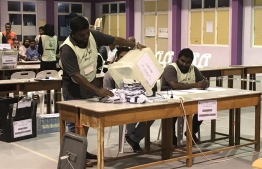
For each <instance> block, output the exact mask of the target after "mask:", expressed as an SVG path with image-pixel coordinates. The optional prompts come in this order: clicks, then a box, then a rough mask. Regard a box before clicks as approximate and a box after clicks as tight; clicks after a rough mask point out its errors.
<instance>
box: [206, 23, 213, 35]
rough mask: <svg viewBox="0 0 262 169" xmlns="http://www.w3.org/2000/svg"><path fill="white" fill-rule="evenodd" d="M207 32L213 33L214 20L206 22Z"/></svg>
mask: <svg viewBox="0 0 262 169" xmlns="http://www.w3.org/2000/svg"><path fill="white" fill-rule="evenodd" d="M206 32H207V33H213V22H212V21H207V22H206Z"/></svg>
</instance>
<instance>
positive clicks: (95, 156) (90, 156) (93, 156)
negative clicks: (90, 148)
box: [86, 152, 97, 160]
mask: <svg viewBox="0 0 262 169" xmlns="http://www.w3.org/2000/svg"><path fill="white" fill-rule="evenodd" d="M86 159H94V160H96V159H97V155H95V154H92V153H89V152H86Z"/></svg>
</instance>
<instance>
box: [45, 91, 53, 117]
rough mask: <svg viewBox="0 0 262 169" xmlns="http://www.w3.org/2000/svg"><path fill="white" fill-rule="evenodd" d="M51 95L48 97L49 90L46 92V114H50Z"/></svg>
mask: <svg viewBox="0 0 262 169" xmlns="http://www.w3.org/2000/svg"><path fill="white" fill-rule="evenodd" d="M50 97H51V95H50V90H47V91H46V109H47V110H46V113H47V114H50V113H51V112H52V111H51V98H50Z"/></svg>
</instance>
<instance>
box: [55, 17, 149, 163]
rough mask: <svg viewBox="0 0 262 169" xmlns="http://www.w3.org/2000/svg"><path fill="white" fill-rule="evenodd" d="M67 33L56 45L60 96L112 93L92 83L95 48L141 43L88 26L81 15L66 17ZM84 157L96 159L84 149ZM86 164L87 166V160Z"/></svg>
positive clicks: (66, 98)
mask: <svg viewBox="0 0 262 169" xmlns="http://www.w3.org/2000/svg"><path fill="white" fill-rule="evenodd" d="M70 29H71V33H70V35H69V37H68V38H67V39H66V40H65V41H64V43H63V44H62V45H61V46H60V59H61V64H60V65H61V66H62V69H63V76H62V79H63V87H62V88H63V97H64V100H72V99H86V98H90V97H93V96H95V95H98V96H101V97H106V96H113V93H112V92H111V91H109V90H106V89H101V88H99V87H97V86H95V77H96V67H97V57H98V55H97V54H98V51H97V49H98V48H99V47H100V46H102V45H105V46H108V45H109V44H114V45H121V46H127V47H132V48H134V47H137V48H139V49H142V48H144V47H145V46H143V45H141V44H139V43H137V44H136V43H134V42H131V41H129V40H126V39H123V38H120V37H113V36H110V35H107V34H103V33H101V32H98V31H95V30H89V22H88V20H87V18H85V17H83V16H76V17H75V18H73V19H72V20H71V21H70ZM74 129H75V125H74V124H73V123H69V124H68V130H69V131H71V132H74ZM86 158H87V159H96V155H93V154H91V153H88V152H87V155H86ZM87 166H91V165H90V163H88V164H87Z"/></svg>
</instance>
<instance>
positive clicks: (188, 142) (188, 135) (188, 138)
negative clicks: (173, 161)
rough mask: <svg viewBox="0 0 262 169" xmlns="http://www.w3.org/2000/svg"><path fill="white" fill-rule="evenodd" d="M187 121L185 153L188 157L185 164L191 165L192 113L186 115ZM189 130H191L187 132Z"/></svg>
mask: <svg viewBox="0 0 262 169" xmlns="http://www.w3.org/2000/svg"><path fill="white" fill-rule="evenodd" d="M186 118H187V122H188V126H187V128H186V155H188V156H189V158H188V159H186V166H187V167H191V166H192V164H193V159H192V135H191V134H192V115H187V116H186ZM189 131H191V132H189Z"/></svg>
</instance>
